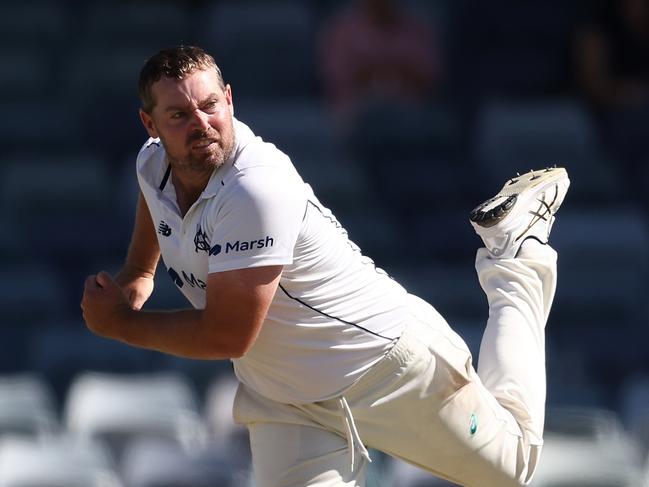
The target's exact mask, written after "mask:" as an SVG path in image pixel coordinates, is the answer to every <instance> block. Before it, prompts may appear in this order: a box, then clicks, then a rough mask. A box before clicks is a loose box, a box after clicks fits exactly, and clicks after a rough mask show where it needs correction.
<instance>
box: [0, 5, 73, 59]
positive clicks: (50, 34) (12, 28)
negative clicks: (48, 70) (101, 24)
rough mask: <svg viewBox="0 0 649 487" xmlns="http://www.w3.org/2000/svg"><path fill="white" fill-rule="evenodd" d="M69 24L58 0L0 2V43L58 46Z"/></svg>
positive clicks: (44, 46) (68, 19)
mask: <svg viewBox="0 0 649 487" xmlns="http://www.w3.org/2000/svg"><path fill="white" fill-rule="evenodd" d="M70 27H71V26H70V18H69V15H68V13H67V11H66V6H65V4H64V3H62V2H57V1H53V0H28V1H4V2H0V41H1V44H0V45H3V46H9V45H13V46H29V47H33V48H36V47H37V48H38V49H40V50H47V49H49V48H53V47H55V46H59V41H62V40H63V39H65V38H66V36H67V35H68V32H69V30H68V29H69V28H70ZM12 69H13V67H12Z"/></svg>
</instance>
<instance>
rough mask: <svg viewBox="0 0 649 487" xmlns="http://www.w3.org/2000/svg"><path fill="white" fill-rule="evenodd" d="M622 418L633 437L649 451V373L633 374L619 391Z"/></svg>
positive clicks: (645, 450)
mask: <svg viewBox="0 0 649 487" xmlns="http://www.w3.org/2000/svg"><path fill="white" fill-rule="evenodd" d="M619 409H620V412H621V416H622V420H623V422H624V424H625V426H626V427H627V429H628V430H629V432H630V433H631V435H633V437H634V438H635V439H636V440H637V441H638V443H639V444H640V445H641V447H642V451H643V452H645V453H646V452H649V375H647V374H646V373H635V374H631V375H630V377H628V378H627V379H626V380H625V381H624V383H623V384H622V386H621V388H620V391H619Z"/></svg>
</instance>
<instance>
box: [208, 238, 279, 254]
mask: <svg viewBox="0 0 649 487" xmlns="http://www.w3.org/2000/svg"><path fill="white" fill-rule="evenodd" d="M274 243H275V241H274V240H273V238H272V237H270V236H266V237H264V238H260V239H258V240H236V241H235V242H225V247H224V246H222V245H219V244H216V245H214V246H213V247H212V248H211V249H210V255H219V254H220V253H221V252H224V253H226V254H229V253H231V252H245V251H247V250H253V249H265V248H268V247H272V246H273V244H274Z"/></svg>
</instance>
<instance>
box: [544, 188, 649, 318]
mask: <svg viewBox="0 0 649 487" xmlns="http://www.w3.org/2000/svg"><path fill="white" fill-rule="evenodd" d="M569 196H570V195H569ZM569 196H568V197H569ZM551 241H552V245H553V247H554V248H555V249H556V250H557V252H558V253H559V255H560V259H559V263H558V267H559V273H560V284H559V286H558V288H557V295H556V298H555V311H556V313H557V314H560V315H561V316H565V317H567V318H568V319H569V320H570V321H572V323H573V324H579V323H582V324H588V325H589V326H592V324H593V323H601V324H603V325H606V324H609V323H610V320H611V319H614V320H615V322H616V323H617V324H618V326H620V325H623V324H627V325H629V324H630V325H633V324H635V323H636V322H637V321H638V320H642V319H643V318H641V317H639V315H638V309H637V303H638V302H642V301H643V299H644V298H643V296H645V295H646V291H647V280H646V278H645V276H646V272H647V270H648V269H649V231H648V230H647V227H646V223H645V221H644V219H643V216H642V214H641V213H640V212H639V211H638V210H636V209H634V208H628V207H613V206H609V207H607V208H604V209H600V208H597V209H595V208H594V209H590V210H587V209H579V210H574V209H573V210H571V208H569V207H566V208H565V209H562V212H561V214H560V215H559V217H558V218H557V221H556V225H555V226H554V228H553V230H552V237H551ZM602 276H606V279H603V278H602ZM622 283H623V284H622Z"/></svg>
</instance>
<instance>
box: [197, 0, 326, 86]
mask: <svg viewBox="0 0 649 487" xmlns="http://www.w3.org/2000/svg"><path fill="white" fill-rule="evenodd" d="M201 23H202V26H201V32H202V34H201V36H200V37H199V39H198V42H199V43H200V44H201V45H203V46H204V47H205V48H206V49H208V50H209V51H210V52H211V53H212V54H213V55H214V56H215V58H216V62H217V63H218V64H219V66H220V67H221V68H222V69H223V76H224V78H225V81H226V82H228V83H232V86H233V90H234V95H235V98H236V96H237V93H241V94H242V95H244V96H265V97H275V96H280V97H284V98H291V97H300V96H301V97H308V96H312V95H314V94H315V86H316V82H315V68H314V56H313V52H314V38H313V37H314V31H315V28H314V27H315V25H314V18H313V12H312V11H311V8H310V4H309V3H308V2H301V1H298V0H284V1H280V2H272V3H269V2H263V1H252V2H235V1H226V2H215V3H208V4H207V7H206V10H205V11H204V12H203V14H202V15H201ZM251 73H254V74H252V75H251Z"/></svg>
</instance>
